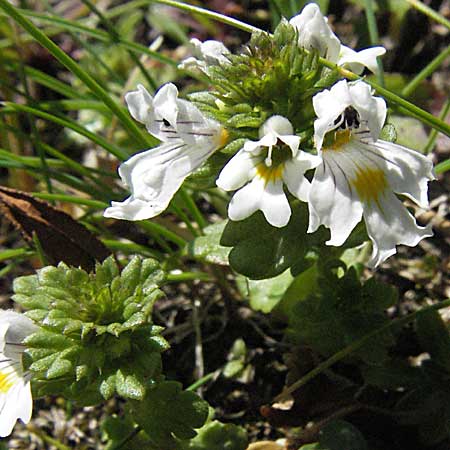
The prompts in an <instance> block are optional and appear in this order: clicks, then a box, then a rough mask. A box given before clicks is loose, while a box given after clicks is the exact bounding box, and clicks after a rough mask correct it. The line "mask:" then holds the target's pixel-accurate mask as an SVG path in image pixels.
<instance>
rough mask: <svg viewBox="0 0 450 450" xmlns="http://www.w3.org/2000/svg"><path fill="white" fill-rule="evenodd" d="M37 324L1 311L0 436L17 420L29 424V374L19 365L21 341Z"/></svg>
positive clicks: (31, 406) (22, 349)
mask: <svg viewBox="0 0 450 450" xmlns="http://www.w3.org/2000/svg"><path fill="white" fill-rule="evenodd" d="M37 329H38V327H37V326H36V325H34V324H33V322H32V321H31V320H30V319H28V318H27V317H25V316H24V315H22V314H19V313H16V312H14V311H5V310H0V437H5V436H8V435H9V434H11V432H12V430H13V428H14V425H15V423H16V421H17V419H20V420H21V421H22V422H23V423H28V422H29V421H30V419H31V412H32V408H33V399H32V397H31V388H30V376H29V374H27V373H26V372H25V371H24V369H23V365H22V355H23V352H24V351H25V346H24V345H23V340H24V339H25V338H26V337H27V336H28V335H30V334H31V333H34V332H35V331H36V330H37Z"/></svg>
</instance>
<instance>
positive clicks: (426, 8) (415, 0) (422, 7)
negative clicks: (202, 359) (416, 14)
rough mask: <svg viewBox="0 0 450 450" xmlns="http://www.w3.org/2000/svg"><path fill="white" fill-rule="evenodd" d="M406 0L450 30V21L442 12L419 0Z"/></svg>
mask: <svg viewBox="0 0 450 450" xmlns="http://www.w3.org/2000/svg"><path fill="white" fill-rule="evenodd" d="M405 1H406V2H407V3H409V4H410V5H411V6H412V7H413V8H415V9H417V11H420V12H421V13H422V14H425V15H426V16H427V17H429V18H430V19H432V20H434V21H435V22H437V23H440V24H441V25H444V27H446V28H448V29H449V30H450V21H449V20H448V19H446V18H445V17H444V16H442V15H441V14H439V13H438V12H436V11H435V10H434V9H432V8H430V7H429V6H427V5H425V4H424V3H422V2H420V1H418V0H405Z"/></svg>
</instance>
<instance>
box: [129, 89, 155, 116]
mask: <svg viewBox="0 0 450 450" xmlns="http://www.w3.org/2000/svg"><path fill="white" fill-rule="evenodd" d="M125 102H126V104H127V106H128V110H129V111H130V114H131V116H132V117H133V119H135V120H137V121H138V122H141V123H144V124H146V123H147V122H148V118H149V110H151V109H152V108H153V97H152V96H151V95H150V94H149V93H148V91H147V89H145V87H144V86H142V84H138V86H137V90H136V91H131V92H128V93H126V94H125Z"/></svg>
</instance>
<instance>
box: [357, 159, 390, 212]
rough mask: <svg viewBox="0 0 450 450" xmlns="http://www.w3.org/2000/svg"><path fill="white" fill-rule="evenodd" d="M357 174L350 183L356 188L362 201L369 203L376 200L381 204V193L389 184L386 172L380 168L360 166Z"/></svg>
mask: <svg viewBox="0 0 450 450" xmlns="http://www.w3.org/2000/svg"><path fill="white" fill-rule="evenodd" d="M355 175H356V177H355V178H354V179H353V180H350V183H351V184H352V186H353V187H354V188H355V189H356V192H357V193H358V196H359V198H360V199H361V201H363V202H367V203H370V202H371V201H374V202H376V203H377V204H378V206H380V205H379V203H378V198H379V195H380V194H382V193H383V192H384V190H385V189H386V188H387V186H388V183H387V180H386V176H385V174H384V172H383V171H382V170H380V169H371V168H368V167H364V168H361V167H359V166H358V170H357V171H356V174H355Z"/></svg>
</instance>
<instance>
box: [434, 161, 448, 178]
mask: <svg viewBox="0 0 450 450" xmlns="http://www.w3.org/2000/svg"><path fill="white" fill-rule="evenodd" d="M447 170H450V159H447V160H445V161H442V162H441V163H439V164H437V165H436V166H435V167H434V173H435V174H436V175H439V174H440V173H444V172H447Z"/></svg>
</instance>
